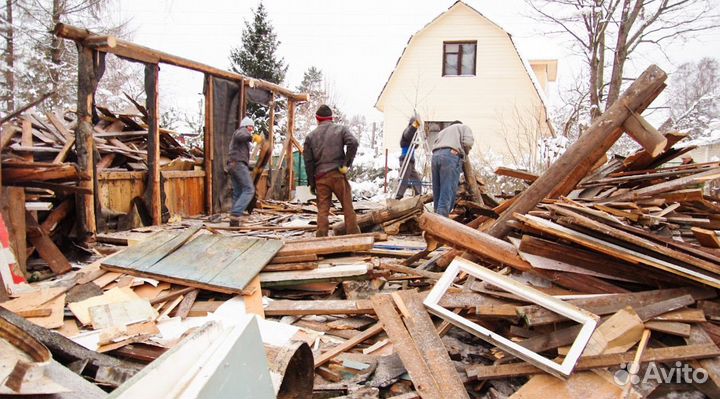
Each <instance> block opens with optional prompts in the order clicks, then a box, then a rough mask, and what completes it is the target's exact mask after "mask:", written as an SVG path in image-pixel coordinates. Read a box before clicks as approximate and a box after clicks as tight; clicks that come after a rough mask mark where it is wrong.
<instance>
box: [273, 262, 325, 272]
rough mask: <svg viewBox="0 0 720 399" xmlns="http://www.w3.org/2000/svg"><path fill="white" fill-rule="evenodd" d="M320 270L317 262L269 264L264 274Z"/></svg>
mask: <svg viewBox="0 0 720 399" xmlns="http://www.w3.org/2000/svg"><path fill="white" fill-rule="evenodd" d="M317 268H318V263H317V262H299V263H277V264H268V265H266V266H265V267H264V268H263V269H262V271H263V272H287V271H292V270H314V269H317Z"/></svg>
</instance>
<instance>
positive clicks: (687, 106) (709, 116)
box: [668, 57, 720, 139]
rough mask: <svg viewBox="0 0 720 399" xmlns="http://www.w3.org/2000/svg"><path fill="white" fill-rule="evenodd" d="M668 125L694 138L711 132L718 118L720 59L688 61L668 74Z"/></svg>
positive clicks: (719, 111) (719, 108) (719, 104)
mask: <svg viewBox="0 0 720 399" xmlns="http://www.w3.org/2000/svg"><path fill="white" fill-rule="evenodd" d="M668 93H669V96H668V108H670V126H671V127H672V128H673V129H675V130H680V131H685V132H688V133H689V135H690V137H691V138H693V139H697V138H704V137H707V136H710V135H712V132H713V131H714V130H716V128H715V129H713V128H711V125H717V124H718V120H720V62H718V60H716V59H713V58H708V57H706V58H703V59H701V60H699V61H698V62H687V63H685V64H682V65H680V67H679V68H678V69H677V70H676V71H675V72H674V73H672V75H671V80H670V83H669V85H668Z"/></svg>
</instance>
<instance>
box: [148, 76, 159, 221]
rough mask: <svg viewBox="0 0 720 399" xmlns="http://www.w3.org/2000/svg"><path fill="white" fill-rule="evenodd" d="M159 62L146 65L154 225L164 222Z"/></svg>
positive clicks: (149, 177)
mask: <svg viewBox="0 0 720 399" xmlns="http://www.w3.org/2000/svg"><path fill="white" fill-rule="evenodd" d="M159 72H160V68H159V66H158V65H157V64H147V65H145V93H146V94H147V98H146V100H145V107H146V108H147V112H148V148H147V154H148V190H149V194H150V195H149V197H150V198H149V201H148V202H149V205H150V210H151V211H150V213H151V215H152V221H153V224H154V225H160V224H162V198H161V194H160V105H159V103H158V94H159V93H158V84H159V83H158V82H159V79H158V73H159Z"/></svg>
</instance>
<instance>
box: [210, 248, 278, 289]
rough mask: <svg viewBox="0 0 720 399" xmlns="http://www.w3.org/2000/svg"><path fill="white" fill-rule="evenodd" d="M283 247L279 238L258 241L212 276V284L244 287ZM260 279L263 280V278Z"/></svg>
mask: <svg viewBox="0 0 720 399" xmlns="http://www.w3.org/2000/svg"><path fill="white" fill-rule="evenodd" d="M281 247H282V243H281V242H280V241H277V240H262V241H259V242H256V243H255V245H253V246H252V247H251V248H250V249H248V250H247V251H246V252H245V253H243V254H241V255H240V256H239V257H237V258H236V259H235V260H233V261H231V262H230V263H229V264H228V265H227V267H226V268H225V270H223V271H221V272H218V273H217V274H216V275H215V276H213V277H211V278H210V284H217V285H220V284H223V285H224V286H229V287H236V288H238V289H241V290H242V289H244V288H245V287H246V286H247V285H248V284H249V283H250V281H252V280H253V279H254V278H255V276H257V275H258V273H260V271H261V270H262V269H263V268H264V267H265V265H267V263H268V262H269V261H270V259H272V258H273V257H274V256H275V254H276V253H277V252H278V250H279V249H280V248H281ZM260 281H261V282H262V278H261V279H260Z"/></svg>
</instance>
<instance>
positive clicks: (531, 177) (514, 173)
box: [495, 167, 538, 183]
mask: <svg viewBox="0 0 720 399" xmlns="http://www.w3.org/2000/svg"><path fill="white" fill-rule="evenodd" d="M495 174H496V175H498V176H507V177H514V178H516V179H520V180H525V181H526V182H528V183H532V182H534V181H535V180H537V179H538V175H535V174H532V173H530V172H525V171H523V170H517V169H510V168H504V167H499V168H497V169H495Z"/></svg>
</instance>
